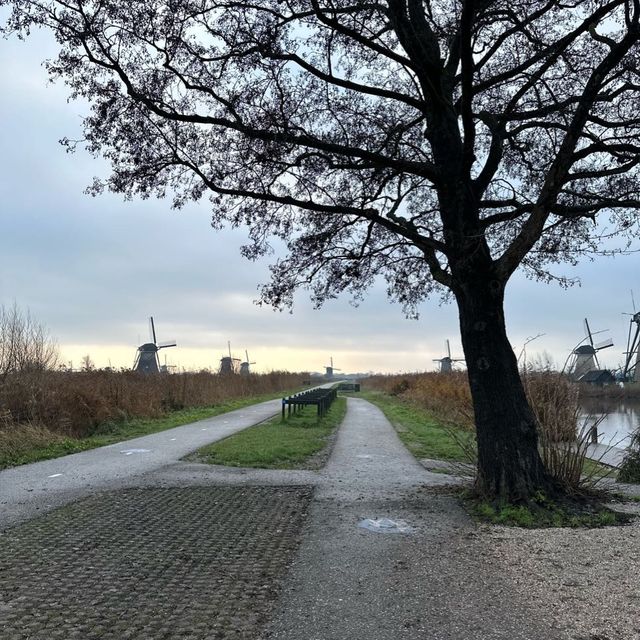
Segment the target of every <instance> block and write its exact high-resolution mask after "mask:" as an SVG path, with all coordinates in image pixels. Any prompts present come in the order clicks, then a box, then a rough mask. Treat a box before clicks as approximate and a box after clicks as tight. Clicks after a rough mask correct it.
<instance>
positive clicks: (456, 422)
mask: <svg viewBox="0 0 640 640" xmlns="http://www.w3.org/2000/svg"><path fill="white" fill-rule="evenodd" d="M521 376H522V381H523V384H524V387H525V392H526V394H527V398H528V400H529V403H530V405H531V408H532V410H533V412H534V415H535V417H536V420H537V422H538V438H539V445H540V455H541V456H542V459H543V461H544V464H545V467H546V469H547V470H548V472H549V473H550V475H551V476H552V477H553V478H554V479H555V481H556V482H557V483H558V484H560V485H562V486H563V487H564V488H565V489H567V490H570V491H571V490H575V491H580V490H582V488H583V487H584V486H585V484H592V483H593V482H594V480H595V478H594V477H593V475H591V474H585V460H586V454H587V447H588V444H589V438H590V431H589V430H590V428H591V427H592V423H591V424H590V426H589V427H587V426H586V425H587V424H589V421H587V420H585V421H584V423H583V426H582V427H580V421H581V411H580V405H579V390H578V387H577V385H575V384H573V383H572V382H571V381H569V380H568V378H567V377H566V376H563V375H561V374H560V373H558V372H555V371H553V370H552V369H551V368H550V367H548V366H545V365H544V364H541V363H538V364H536V365H535V366H525V367H523V369H522V370H521ZM363 384H364V386H365V388H368V389H375V390H378V391H383V392H385V393H389V394H391V395H396V396H399V397H401V398H402V399H404V400H406V401H407V402H410V403H413V404H415V405H417V406H419V407H421V408H423V409H426V410H428V411H430V412H431V413H433V414H434V415H435V416H436V417H437V418H438V419H439V420H440V421H441V422H442V423H443V424H444V425H445V426H448V427H455V428H457V430H458V433H459V430H460V429H462V430H468V431H474V430H475V426H474V416H473V403H472V400H471V393H470V390H469V383H468V379H467V375H466V373H465V372H452V373H446V374H443V373H415V374H402V375H385V376H372V377H370V378H368V379H367V380H366V381H363ZM452 437H454V438H455V437H456V434H455V430H453V429H452ZM465 441H466V439H465ZM466 449H467V456H468V458H469V462H475V460H474V452H473V451H472V450H471V449H469V447H467V448H466Z"/></svg>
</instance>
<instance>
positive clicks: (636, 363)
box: [622, 291, 640, 382]
mask: <svg viewBox="0 0 640 640" xmlns="http://www.w3.org/2000/svg"><path fill="white" fill-rule="evenodd" d="M631 303H632V304H633V313H630V314H628V315H630V316H631V320H630V321H629V337H628V338H627V350H626V352H625V355H626V356H627V359H626V360H625V363H624V371H623V373H622V377H623V379H624V380H626V381H628V382H640V311H636V303H635V300H634V299H633V291H632V292H631ZM625 315H626V314H625ZM634 324H635V328H634V326H633V325H634Z"/></svg>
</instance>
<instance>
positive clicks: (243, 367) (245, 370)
mask: <svg viewBox="0 0 640 640" xmlns="http://www.w3.org/2000/svg"><path fill="white" fill-rule="evenodd" d="M244 355H245V356H246V357H247V359H246V360H245V361H244V362H241V363H240V375H241V376H248V375H249V374H250V373H251V371H250V370H249V367H250V365H252V364H255V362H249V352H248V351H247V350H246V349H245V351H244Z"/></svg>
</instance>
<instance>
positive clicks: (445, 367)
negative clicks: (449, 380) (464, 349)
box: [433, 340, 465, 373]
mask: <svg viewBox="0 0 640 640" xmlns="http://www.w3.org/2000/svg"><path fill="white" fill-rule="evenodd" d="M446 347H447V355H446V356H444V358H434V359H433V361H434V362H439V363H440V373H451V372H452V371H453V363H454V362H464V361H465V360H464V358H452V357H451V347H450V345H449V340H447V341H446Z"/></svg>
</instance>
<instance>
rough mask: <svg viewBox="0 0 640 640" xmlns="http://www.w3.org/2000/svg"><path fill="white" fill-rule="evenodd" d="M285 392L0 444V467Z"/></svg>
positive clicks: (169, 425)
mask: <svg viewBox="0 0 640 640" xmlns="http://www.w3.org/2000/svg"><path fill="white" fill-rule="evenodd" d="M285 395H289V393H286V394H283V393H277V394H262V395H258V396H252V397H247V398H236V399H233V400H229V401H227V402H224V403H221V404H217V405H214V406H210V407H196V408H192V409H182V410H180V411H172V412H171V413H170V414H168V415H166V416H162V417H160V418H135V419H131V420H124V421H121V422H106V423H102V424H100V425H97V426H96V427H95V428H94V430H93V433H92V434H91V435H89V436H87V437H84V438H72V437H55V435H54V436H52V437H54V438H55V439H54V440H53V441H52V442H48V443H45V444H41V443H37V442H33V443H28V442H24V444H23V446H12V447H11V448H8V449H7V450H4V449H3V448H1V447H0V469H6V468H8V467H15V466H18V465H22V464H28V463H30V462H38V461H40V460H50V459H52V458H59V457H61V456H66V455H69V454H71V453H79V452H80V451H87V450H88V449H95V448H97V447H103V446H105V445H109V444H115V443H117V442H122V441H123V440H130V439H132V438H138V437H140V436H146V435H149V434H151V433H158V432H160V431H166V430H167V429H173V428H174V427H180V426H182V425H185V424H189V423H191V422H197V421H198V420H203V419H205V418H212V417H214V416H217V415H220V414H222V413H227V412H229V411H234V410H235V409H242V408H243V407H247V406H249V405H252V404H256V403H259V402H264V401H265V400H272V399H274V398H280V397H283V396H285Z"/></svg>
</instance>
